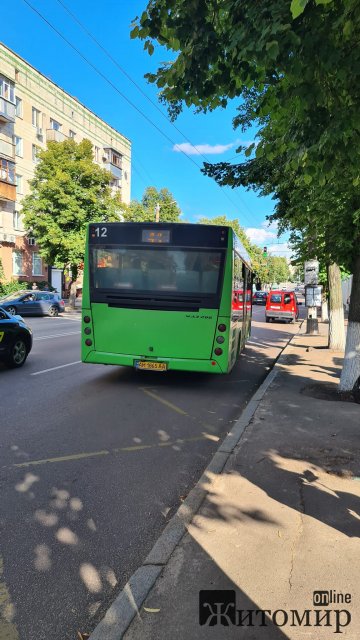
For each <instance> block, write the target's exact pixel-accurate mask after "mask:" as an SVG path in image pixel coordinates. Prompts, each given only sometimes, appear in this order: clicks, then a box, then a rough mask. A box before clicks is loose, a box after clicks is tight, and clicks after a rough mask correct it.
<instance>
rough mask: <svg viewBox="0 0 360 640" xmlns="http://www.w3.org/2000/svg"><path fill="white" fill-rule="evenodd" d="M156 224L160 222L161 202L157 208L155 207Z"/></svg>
mask: <svg viewBox="0 0 360 640" xmlns="http://www.w3.org/2000/svg"><path fill="white" fill-rule="evenodd" d="M155 222H160V202H157V203H156V207H155Z"/></svg>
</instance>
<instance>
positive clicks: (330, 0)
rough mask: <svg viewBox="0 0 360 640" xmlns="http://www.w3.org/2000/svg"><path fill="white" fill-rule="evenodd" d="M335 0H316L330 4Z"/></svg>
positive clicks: (316, 2)
mask: <svg viewBox="0 0 360 640" xmlns="http://www.w3.org/2000/svg"><path fill="white" fill-rule="evenodd" d="M333 1H334V0H315V4H330V3H332V2H333Z"/></svg>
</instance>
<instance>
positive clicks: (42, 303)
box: [0, 291, 65, 316]
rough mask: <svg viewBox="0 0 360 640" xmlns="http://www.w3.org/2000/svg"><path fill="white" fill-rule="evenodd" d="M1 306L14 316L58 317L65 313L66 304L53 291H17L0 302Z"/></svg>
mask: <svg viewBox="0 0 360 640" xmlns="http://www.w3.org/2000/svg"><path fill="white" fill-rule="evenodd" d="M0 305H1V306H2V307H3V308H4V309H6V311H8V313H10V315H12V316H14V315H16V314H19V315H21V316H46V315H48V316H57V315H59V313H61V312H63V311H65V302H64V300H62V298H61V297H60V296H59V294H58V293H53V292H52V291H16V292H15V293H10V294H9V295H8V296H5V297H4V298H2V299H1V300H0Z"/></svg>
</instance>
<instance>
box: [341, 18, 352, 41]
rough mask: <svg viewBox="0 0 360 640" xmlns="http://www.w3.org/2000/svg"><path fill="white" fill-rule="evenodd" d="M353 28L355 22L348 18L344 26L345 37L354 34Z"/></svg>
mask: <svg viewBox="0 0 360 640" xmlns="http://www.w3.org/2000/svg"><path fill="white" fill-rule="evenodd" d="M352 30H353V23H352V21H351V20H346V22H345V24H344V27H343V34H344V36H345V38H349V37H350V36H351V34H352Z"/></svg>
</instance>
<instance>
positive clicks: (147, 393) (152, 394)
mask: <svg viewBox="0 0 360 640" xmlns="http://www.w3.org/2000/svg"><path fill="white" fill-rule="evenodd" d="M139 389H140V391H143V392H144V393H146V395H147V396H150V398H154V400H157V401H158V402H161V404H164V405H165V406H166V407H169V409H172V410H173V411H176V413H180V415H182V416H188V415H189V414H188V413H187V412H186V411H183V409H180V407H177V406H176V405H175V404H172V402H169V401H168V400H165V399H164V398H161V397H160V396H158V395H157V393H154V392H153V391H150V390H149V389H146V387H139Z"/></svg>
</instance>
